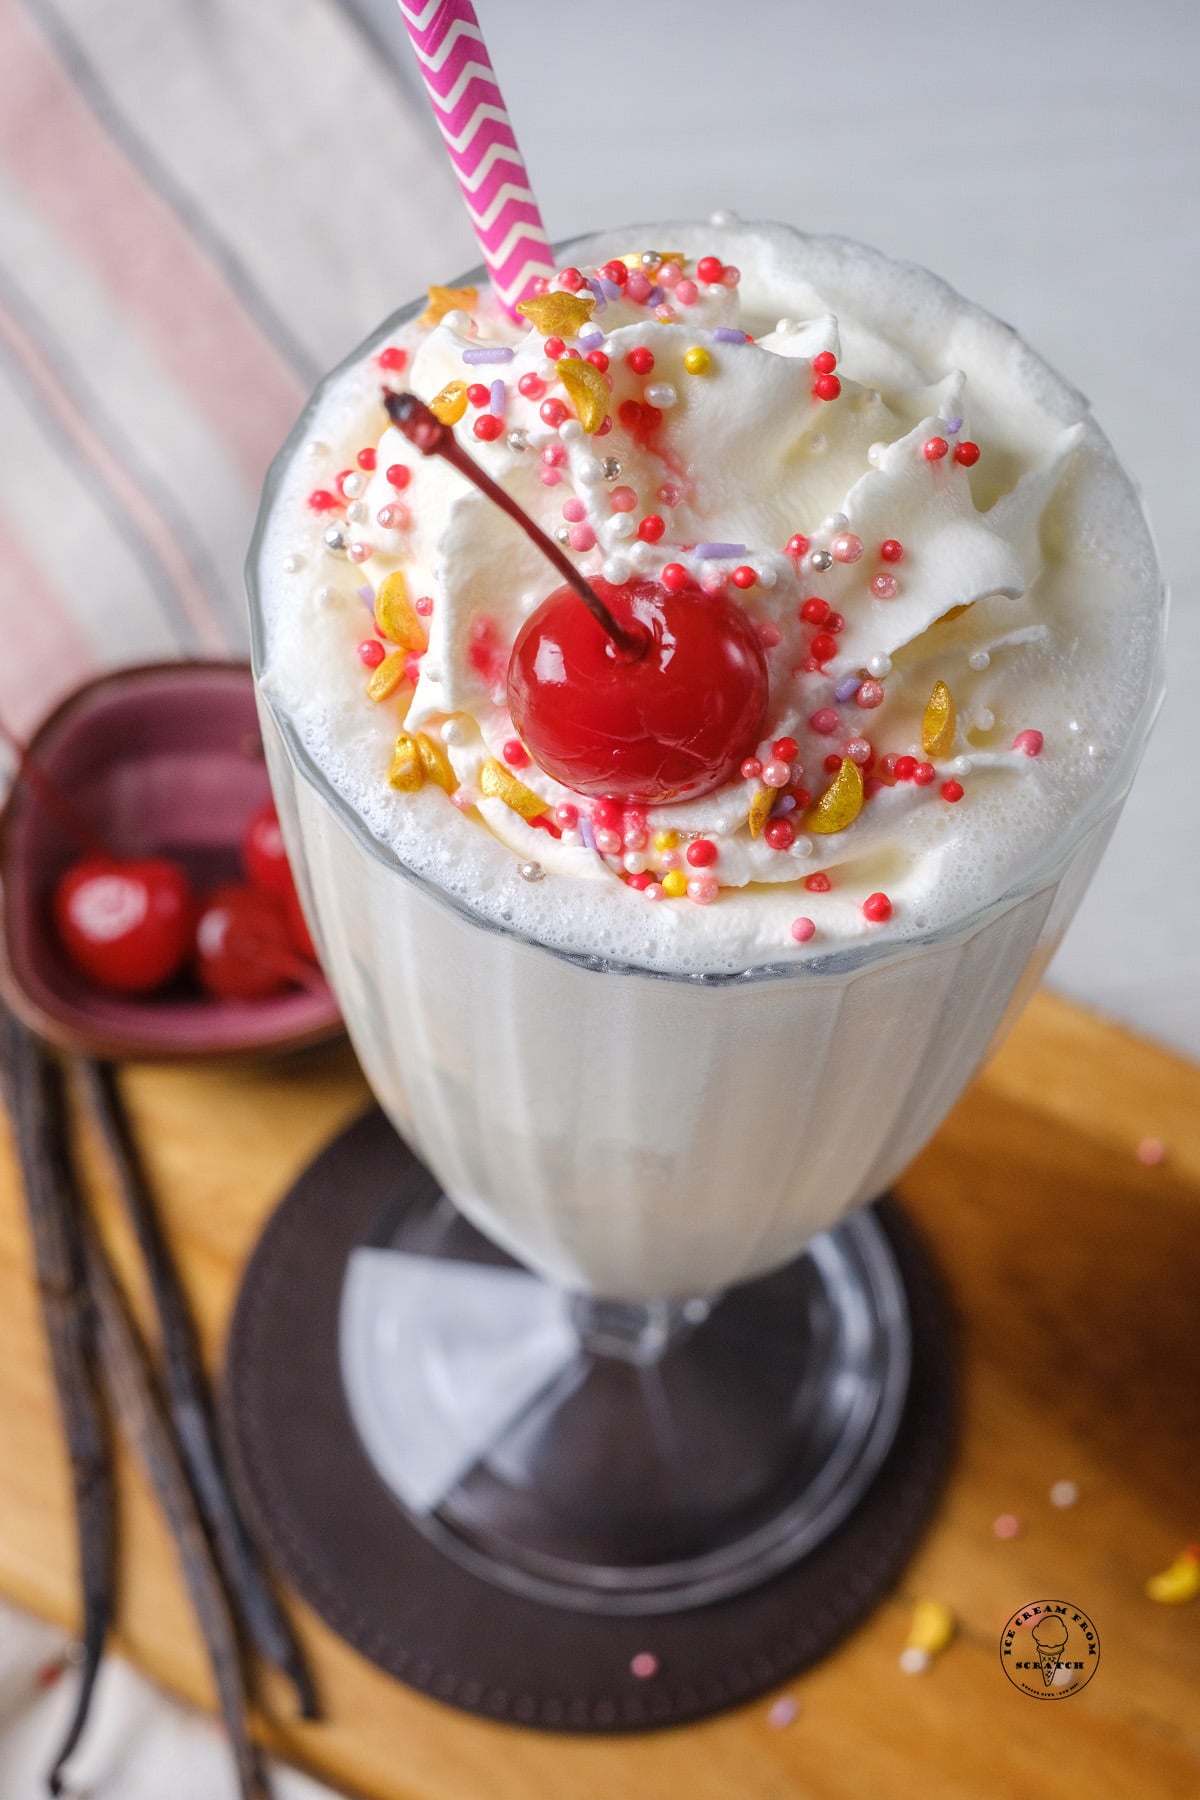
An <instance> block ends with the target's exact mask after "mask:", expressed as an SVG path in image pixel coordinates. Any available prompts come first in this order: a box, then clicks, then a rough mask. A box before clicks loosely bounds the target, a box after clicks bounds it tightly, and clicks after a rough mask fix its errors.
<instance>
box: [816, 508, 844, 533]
mask: <svg viewBox="0 0 1200 1800" xmlns="http://www.w3.org/2000/svg"><path fill="white" fill-rule="evenodd" d="M849 523H850V521H849V519H848V518H847V517H846V515H845V513H843V512H836V513H830V514H829V517H828V518H826V519H822V520H821V530H822V531H824V532H827V533H828V535H829V536H830V537H833V536H834V535H835V534H836V533H837V532H839V531H845V529H846V527H847V526H848V525H849Z"/></svg>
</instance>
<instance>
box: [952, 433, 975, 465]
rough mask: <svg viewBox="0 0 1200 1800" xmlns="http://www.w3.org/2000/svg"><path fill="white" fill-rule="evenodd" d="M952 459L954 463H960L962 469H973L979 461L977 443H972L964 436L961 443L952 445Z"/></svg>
mask: <svg viewBox="0 0 1200 1800" xmlns="http://www.w3.org/2000/svg"><path fill="white" fill-rule="evenodd" d="M954 460H955V462H956V463H961V464H962V466H963V468H964V469H973V468H974V467H975V464H976V463H977V462H978V461H979V445H978V444H973V443H972V442H971V440H970V439H969V438H964V439H963V441H962V443H961V444H955V446H954Z"/></svg>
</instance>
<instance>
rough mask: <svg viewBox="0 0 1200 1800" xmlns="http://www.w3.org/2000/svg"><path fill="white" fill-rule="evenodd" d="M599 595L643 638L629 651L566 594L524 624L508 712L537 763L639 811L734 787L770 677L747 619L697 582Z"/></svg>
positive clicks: (631, 585)
mask: <svg viewBox="0 0 1200 1800" xmlns="http://www.w3.org/2000/svg"><path fill="white" fill-rule="evenodd" d="M591 585H592V587H593V589H594V590H595V592H596V594H597V595H598V596H599V598H600V599H601V601H602V602H603V603H604V605H605V606H606V607H607V608H608V610H609V612H610V613H611V614H612V616H613V617H614V618H615V619H616V621H617V622H618V624H619V625H621V626H623V627H625V628H626V630H627V631H631V632H633V633H635V634H637V635H640V637H641V638H642V640H643V642H644V645H645V648H644V650H643V653H642V654H641V655H633V656H631V655H628V654H626V653H623V652H622V651H620V650H619V649H618V648H617V647H616V646H615V645H614V644H613V642H612V641H611V639H610V638H609V637H608V636H607V635H606V633H605V631H604V629H603V628H602V626H601V625H600V624H599V623H598V621H597V620H596V619H595V618H594V617H593V615H592V613H591V612H589V610H588V609H587V607H586V606H581V605H580V602H579V597H578V595H577V593H576V592H575V591H574V590H573V589H572V588H569V587H562V588H558V589H557V590H556V591H555V592H554V593H553V594H551V595H550V596H549V598H548V599H546V600H543V602H542V604H541V605H540V606H539V607H538V609H537V611H536V612H534V613H532V614H531V615H530V617H529V618H528V619H527V620H526V621H525V623H524V625H523V626H522V627H521V630H520V632H519V634H518V636H517V641H516V643H515V644H514V645H513V652H512V658H511V661H510V663H509V668H508V705H509V711H510V712H511V714H512V720H513V724H514V725H515V726H516V728H517V730H518V732H519V733H520V735H521V738H522V740H523V741H524V743H525V745H526V746H527V748H528V750H529V752H530V755H531V756H533V758H534V759H535V761H536V762H537V763H538V764H539V766H540V767H541V768H543V769H544V770H545V771H546V773H547V774H548V775H552V776H553V777H554V779H555V780H556V781H561V782H562V783H563V785H564V786H565V787H571V788H575V789H576V790H577V791H578V792H579V793H581V794H595V795H597V796H609V797H612V798H617V799H621V800H628V801H632V802H636V803H639V804H641V805H654V804H656V803H661V802H668V801H676V800H694V799H697V798H698V797H699V796H700V795H702V794H710V793H712V791H713V789H714V788H718V787H720V786H721V784H722V783H723V782H725V781H728V780H730V779H731V777H732V776H733V775H735V774H736V773H737V771H738V769H739V768H740V766H741V764H742V762H743V761H744V760H745V758H746V757H747V756H748V755H750V754H751V752H752V751H753V750H754V749H755V748H756V746H757V744H758V742H759V739H760V737H761V736H762V726H763V720H764V717H765V714H766V710H767V696H768V677H767V663H766V657H765V655H764V653H763V647H762V643H761V641H760V639H759V636H758V633H757V632H756V631H755V629H754V626H753V624H752V623H751V621H750V619H749V617H748V616H747V614H746V612H745V611H744V610H743V608H742V607H740V606H739V605H738V604H737V602H736V601H735V600H731V599H729V598H728V597H727V596H726V595H724V594H706V593H704V592H703V590H702V589H700V588H699V587H697V586H696V585H695V584H694V583H689V584H688V585H686V586H684V587H683V588H681V589H680V590H679V591H678V592H677V593H668V592H667V590H666V589H665V588H664V587H662V586H660V584H659V583H658V582H655V581H649V580H646V581H631V582H626V583H623V584H622V585H621V586H619V587H618V586H614V585H613V584H612V583H610V582H607V581H593V582H592V584H591Z"/></svg>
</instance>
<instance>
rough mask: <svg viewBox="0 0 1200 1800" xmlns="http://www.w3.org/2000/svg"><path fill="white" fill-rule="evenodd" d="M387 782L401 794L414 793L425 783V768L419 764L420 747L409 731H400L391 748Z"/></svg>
mask: <svg viewBox="0 0 1200 1800" xmlns="http://www.w3.org/2000/svg"><path fill="white" fill-rule="evenodd" d="M387 778H388V784H389V786H391V787H394V788H396V789H397V790H398V791H399V792H400V793H402V794H415V793H416V791H417V789H418V788H420V787H423V786H424V784H425V770H424V769H423V767H422V766H421V752H420V747H419V745H418V743H417V740H416V738H415V737H413V736H412V734H411V732H407V731H402V732H401V733H400V736H399V737H398V738H397V739H396V742H395V745H394V746H393V749H392V764H391V767H390V768H389V770H388V775H387Z"/></svg>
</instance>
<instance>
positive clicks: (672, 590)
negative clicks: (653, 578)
mask: <svg viewBox="0 0 1200 1800" xmlns="http://www.w3.org/2000/svg"><path fill="white" fill-rule="evenodd" d="M660 580H661V581H662V584H663V586H664V587H665V588H666V590H667V592H668V594H678V593H681V592H682V590H683V589H684V588H685V587H686V586H687V582H688V572H687V570H686V569H685V568H684V566H683V564H682V563H668V564H667V565H666V567H665V568H664V570H663V572H662V575H661V576H660Z"/></svg>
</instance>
